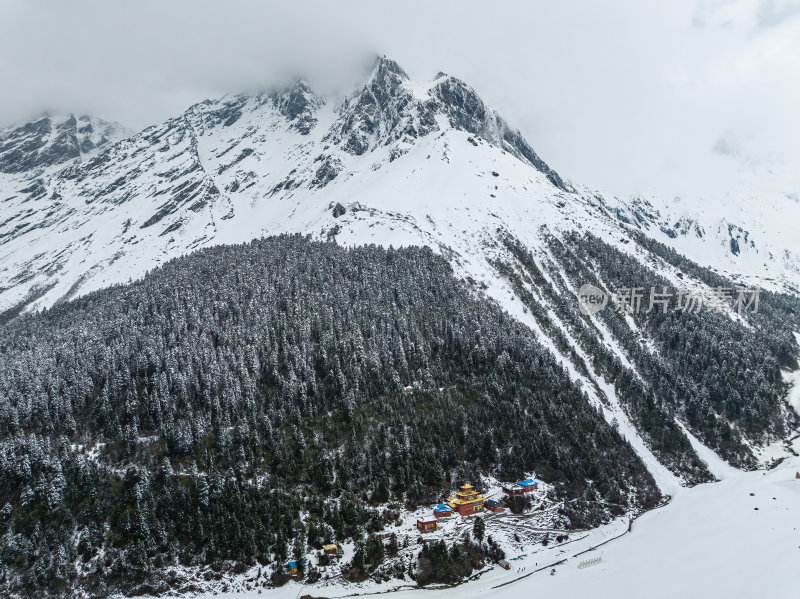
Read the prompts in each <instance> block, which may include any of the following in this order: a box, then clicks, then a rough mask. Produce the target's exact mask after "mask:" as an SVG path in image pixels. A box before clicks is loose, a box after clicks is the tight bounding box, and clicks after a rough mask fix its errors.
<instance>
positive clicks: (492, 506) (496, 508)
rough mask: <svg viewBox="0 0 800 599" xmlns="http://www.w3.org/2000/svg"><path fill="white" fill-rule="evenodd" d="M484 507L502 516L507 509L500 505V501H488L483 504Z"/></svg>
mask: <svg viewBox="0 0 800 599" xmlns="http://www.w3.org/2000/svg"><path fill="white" fill-rule="evenodd" d="M483 507H484V508H485V509H487V510H489V511H490V512H494V513H495V514H500V513H502V512H504V511H505V509H506V507H505V506H504V505H503V504H502V503H500V502H499V501H495V500H494V499H487V500H486V501H484V502H483Z"/></svg>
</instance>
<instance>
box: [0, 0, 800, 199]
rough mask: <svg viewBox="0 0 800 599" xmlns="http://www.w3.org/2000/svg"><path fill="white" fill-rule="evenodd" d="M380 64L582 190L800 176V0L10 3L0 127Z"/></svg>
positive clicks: (329, 77)
mask: <svg viewBox="0 0 800 599" xmlns="http://www.w3.org/2000/svg"><path fill="white" fill-rule="evenodd" d="M375 54H386V55H387V56H389V57H390V58H394V59H395V60H397V61H398V62H399V63H400V64H401V66H403V67H404V68H405V69H406V71H408V72H409V74H410V75H411V77H412V78H413V79H419V80H427V79H430V78H432V77H433V76H434V75H435V74H436V73H437V72H438V71H445V72H447V73H450V74H452V75H455V76H457V77H459V78H461V79H463V80H465V81H466V82H467V83H469V84H471V85H472V86H473V87H475V88H476V89H477V91H478V92H479V93H480V94H481V95H482V96H483V98H484V99H485V100H486V101H487V102H488V103H489V104H491V105H492V106H494V107H495V108H497V109H498V110H499V111H500V113H501V114H503V115H504V116H505V117H506V119H507V120H508V121H509V122H510V123H511V124H512V126H515V127H518V128H519V129H520V130H521V131H522V132H523V134H524V135H525V137H526V138H527V139H528V141H529V142H530V143H531V145H532V146H533V147H534V148H535V149H536V150H537V152H538V153H539V154H540V155H541V156H542V157H543V158H544V159H545V160H546V161H547V162H549V163H550V164H551V165H552V166H553V167H554V168H556V169H557V170H559V171H560V172H561V173H562V174H563V175H564V176H566V177H567V178H569V179H571V180H572V181H574V182H578V183H585V184H588V185H591V186H594V187H599V188H602V189H604V190H607V191H611V192H615V193H619V194H629V193H650V192H657V193H660V194H687V193H691V192H692V191H694V192H695V193H696V192H697V190H701V189H703V188H708V187H709V186H712V185H713V186H719V185H733V183H731V182H730V181H731V179H730V178H729V177H728V175H729V174H730V173H732V172H735V170H736V169H741V168H742V167H743V165H746V167H745V168H746V169H754V170H756V171H757V172H759V173H760V176H761V177H762V180H770V179H775V178H776V177H777V180H779V181H780V185H781V186H785V187H792V186H796V184H797V182H798V179H800V168H798V166H799V165H800V147H799V146H800V144H798V139H800V111H798V108H797V107H798V106H800V0H715V1H711V0H667V1H664V2H654V1H649V0H648V1H644V0H606V1H603V2H595V1H591V0H585V1H566V0H558V1H557V2H556V1H553V0H538V1H525V2H522V1H520V2H499V1H496V0H495V1H493V2H491V3H486V2H482V3H479V2H468V1H465V0H459V1H453V2H436V1H434V0H425V1H423V2H416V1H410V0H404V1H402V2H367V1H364V2H352V1H350V2H344V1H341V0H339V1H337V2H321V1H320V2H304V1H298V0H293V1H292V2H266V1H264V2H255V1H245V0H225V1H224V2H222V1H220V2H216V3H211V2H202V1H199V0H180V1H179V0H170V1H164V0H159V1H137V2H113V3H112V2H100V1H97V2H89V1H80V0H76V1H72V2H57V1H52V2H45V1H40V0H0V89H1V90H2V92H0V124H2V125H0V126H5V125H8V124H11V123H13V122H15V121H18V120H22V119H27V118H30V117H31V116H32V115H33V114H35V113H38V112H40V111H43V110H50V111H69V112H81V113H82V112H91V113H93V114H96V115H97V116H100V117H103V118H107V119H111V120H118V121H120V122H122V123H123V124H125V125H127V126H129V127H132V128H136V129H138V128H142V127H144V126H146V125H148V124H151V123H154V122H158V121H160V120H162V119H164V118H166V117H169V116H171V115H174V114H176V113H179V112H181V111H182V110H183V109H185V108H186V107H187V106H188V105H189V104H191V103H193V102H195V101H199V100H202V99H205V98H208V97H217V96H220V95H223V94H225V93H229V92H238V91H244V90H247V89H254V88H263V87H267V86H270V85H271V84H274V83H276V82H278V81H280V80H283V79H284V78H286V77H287V76H290V75H295V74H297V75H305V76H306V77H307V78H308V79H309V80H310V81H311V83H312V85H316V87H318V88H320V89H324V90H332V89H335V88H337V87H338V88H341V89H347V88H349V87H351V86H352V85H354V84H355V83H357V82H358V81H359V79H360V78H361V77H363V71H364V69H366V68H367V67H366V65H367V64H368V63H370V62H371V60H372V57H373V56H374V55H375ZM770 170H772V171H773V172H774V173H775V177H766V175H765V173H769V172H770ZM795 189H796V187H795Z"/></svg>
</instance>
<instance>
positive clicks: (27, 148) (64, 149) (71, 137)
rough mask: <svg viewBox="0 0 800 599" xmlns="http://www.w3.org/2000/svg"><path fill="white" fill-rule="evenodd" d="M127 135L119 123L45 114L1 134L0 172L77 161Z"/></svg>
mask: <svg viewBox="0 0 800 599" xmlns="http://www.w3.org/2000/svg"><path fill="white" fill-rule="evenodd" d="M128 135H130V131H128V130H127V129H126V128H125V127H123V126H122V125H120V124H119V123H115V122H109V121H104V120H103V119H98V118H95V117H91V116H87V115H82V116H80V117H76V116H75V115H74V114H72V113H67V114H60V115H54V114H51V113H48V112H44V113H42V114H40V115H39V116H37V117H36V118H34V119H33V120H31V121H29V122H27V123H23V124H19V125H14V126H11V127H8V128H6V129H3V130H2V131H0V172H5V173H19V172H24V171H27V170H31V169H36V168H43V167H48V166H53V165H57V164H62V163H65V162H68V161H70V160H74V159H80V158H82V157H84V156H86V155H87V154H90V153H92V152H94V151H95V150H96V149H98V148H100V147H101V146H104V145H106V144H107V143H110V142H115V141H118V140H120V139H123V138H124V137H127V136H128Z"/></svg>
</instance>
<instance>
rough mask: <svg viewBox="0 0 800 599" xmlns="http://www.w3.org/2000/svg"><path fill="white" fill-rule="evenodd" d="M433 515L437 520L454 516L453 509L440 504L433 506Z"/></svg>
mask: <svg viewBox="0 0 800 599" xmlns="http://www.w3.org/2000/svg"><path fill="white" fill-rule="evenodd" d="M433 515H434V516H436V518H437V519H438V518H449V517H450V516H452V515H453V508H451V507H450V506H449V505H446V504H444V503H438V504H436V505H435V506H433Z"/></svg>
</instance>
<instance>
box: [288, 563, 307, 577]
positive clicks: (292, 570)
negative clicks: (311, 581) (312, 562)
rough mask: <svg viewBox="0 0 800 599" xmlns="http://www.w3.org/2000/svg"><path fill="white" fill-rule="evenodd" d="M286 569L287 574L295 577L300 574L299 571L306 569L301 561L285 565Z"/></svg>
mask: <svg viewBox="0 0 800 599" xmlns="http://www.w3.org/2000/svg"><path fill="white" fill-rule="evenodd" d="M286 567H287V568H288V570H289V574H291V575H292V576H295V575H297V574H300V570H302V569H303V568H305V567H306V563H305V562H304V561H303V560H301V559H299V560H296V561H291V562H289V563H288V564H286Z"/></svg>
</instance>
